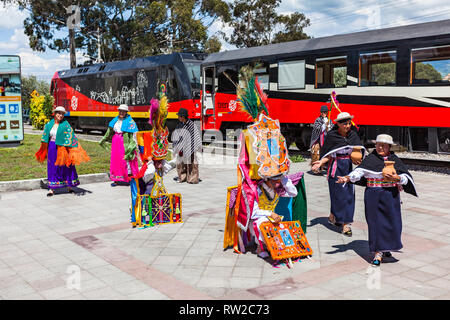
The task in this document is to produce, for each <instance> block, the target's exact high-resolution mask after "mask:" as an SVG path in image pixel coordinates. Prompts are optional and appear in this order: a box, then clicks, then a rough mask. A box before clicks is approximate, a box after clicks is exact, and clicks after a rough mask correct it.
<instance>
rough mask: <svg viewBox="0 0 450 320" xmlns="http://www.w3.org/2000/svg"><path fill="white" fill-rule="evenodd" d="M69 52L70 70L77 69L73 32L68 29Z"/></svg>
mask: <svg viewBox="0 0 450 320" xmlns="http://www.w3.org/2000/svg"><path fill="white" fill-rule="evenodd" d="M69 51H70V69H74V68H76V67H77V56H76V53H75V31H74V29H69Z"/></svg>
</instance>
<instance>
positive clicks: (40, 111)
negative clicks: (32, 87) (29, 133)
mask: <svg viewBox="0 0 450 320" xmlns="http://www.w3.org/2000/svg"><path fill="white" fill-rule="evenodd" d="M53 104H54V98H53V97H52V96H51V95H50V94H46V95H39V93H37V92H36V91H33V93H32V94H31V102H30V120H31V124H32V125H33V127H35V128H36V129H39V130H42V129H44V126H45V124H46V123H47V122H49V121H50V119H51V117H52V111H53Z"/></svg>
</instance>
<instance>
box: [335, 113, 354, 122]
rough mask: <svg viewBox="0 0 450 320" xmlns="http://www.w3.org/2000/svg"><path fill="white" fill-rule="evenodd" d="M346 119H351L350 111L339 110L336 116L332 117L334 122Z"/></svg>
mask: <svg viewBox="0 0 450 320" xmlns="http://www.w3.org/2000/svg"><path fill="white" fill-rule="evenodd" d="M346 119H350V120H351V119H353V116H352V115H350V113H348V112H341V113H339V114H338V116H337V118H336V119H334V122H339V121H342V120H346Z"/></svg>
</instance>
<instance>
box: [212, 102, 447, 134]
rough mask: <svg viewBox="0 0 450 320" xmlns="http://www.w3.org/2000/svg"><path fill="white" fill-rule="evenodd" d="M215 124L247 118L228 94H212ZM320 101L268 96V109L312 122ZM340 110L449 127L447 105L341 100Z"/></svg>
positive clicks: (360, 119)
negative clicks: (352, 102) (215, 114)
mask: <svg viewBox="0 0 450 320" xmlns="http://www.w3.org/2000/svg"><path fill="white" fill-rule="evenodd" d="M215 99H216V101H215V104H216V112H217V113H222V114H221V116H218V115H217V116H216V128H220V124H221V123H223V122H249V120H248V117H247V116H246V115H245V114H244V113H242V112H240V111H239V110H238V108H239V107H238V108H236V110H235V111H231V110H233V107H231V109H230V106H233V103H232V104H230V103H229V102H230V101H231V100H235V99H236V95H232V94H223V93H221V94H219V93H218V94H216V96H215ZM323 104H324V103H323V102H316V101H299V100H285V99H272V98H269V102H268V105H269V106H268V110H269V114H270V116H271V117H272V118H274V119H278V120H280V122H281V123H313V122H314V120H315V119H316V118H317V117H318V116H319V113H320V112H319V110H320V106H321V105H323ZM339 108H340V109H341V111H342V112H348V113H350V114H352V115H354V116H355V117H354V119H353V121H354V122H355V123H356V124H357V125H371V126H373V125H379V126H401V127H450V108H447V107H412V106H395V105H370V104H365V105H360V104H350V103H346V104H344V103H341V104H340V106H339ZM337 114H338V111H337V110H333V111H332V113H331V119H332V120H334V119H335V118H336V117H337Z"/></svg>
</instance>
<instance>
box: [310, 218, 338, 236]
mask: <svg viewBox="0 0 450 320" xmlns="http://www.w3.org/2000/svg"><path fill="white" fill-rule="evenodd" d="M318 224H321V225H323V226H324V227H326V228H327V229H328V230H330V231H334V232H337V233H341V226H335V225H332V224H330V223H329V222H328V217H320V218H314V219H312V220H311V221H310V224H309V225H308V228H310V227H314V226H315V225H318ZM307 235H308V234H307Z"/></svg>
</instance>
